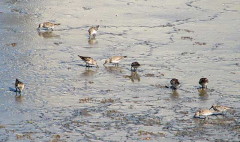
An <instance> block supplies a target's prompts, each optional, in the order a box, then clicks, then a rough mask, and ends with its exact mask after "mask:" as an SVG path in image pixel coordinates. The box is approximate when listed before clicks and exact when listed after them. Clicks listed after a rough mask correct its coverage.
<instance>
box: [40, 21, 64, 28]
mask: <svg viewBox="0 0 240 142" xmlns="http://www.w3.org/2000/svg"><path fill="white" fill-rule="evenodd" d="M58 25H60V23H51V22H44V23H41V24H39V26H38V29H39V30H53V29H54V27H55V26H58Z"/></svg>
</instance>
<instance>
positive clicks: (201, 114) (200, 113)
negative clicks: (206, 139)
mask: <svg viewBox="0 0 240 142" xmlns="http://www.w3.org/2000/svg"><path fill="white" fill-rule="evenodd" d="M214 112H215V111H213V110H209V109H202V110H199V111H197V112H196V113H195V115H194V118H203V119H206V118H207V117H208V116H210V115H214Z"/></svg>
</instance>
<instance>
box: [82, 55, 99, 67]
mask: <svg viewBox="0 0 240 142" xmlns="http://www.w3.org/2000/svg"><path fill="white" fill-rule="evenodd" d="M78 57H80V58H81V59H82V60H83V61H84V62H85V63H86V67H90V65H95V66H96V68H98V64H97V61H95V60H94V59H93V58H91V57H84V56H80V55H78Z"/></svg>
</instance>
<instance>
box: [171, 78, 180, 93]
mask: <svg viewBox="0 0 240 142" xmlns="http://www.w3.org/2000/svg"><path fill="white" fill-rule="evenodd" d="M170 84H171V85H172V86H171V88H172V89H174V90H176V89H178V88H179V86H180V83H179V81H178V79H176V78H173V79H172V80H171V81H170Z"/></svg>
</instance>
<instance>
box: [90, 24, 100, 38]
mask: <svg viewBox="0 0 240 142" xmlns="http://www.w3.org/2000/svg"><path fill="white" fill-rule="evenodd" d="M98 28H99V25H97V26H96V27H91V28H89V30H88V34H89V38H92V37H93V38H95V37H96V35H97V31H98Z"/></svg>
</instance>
